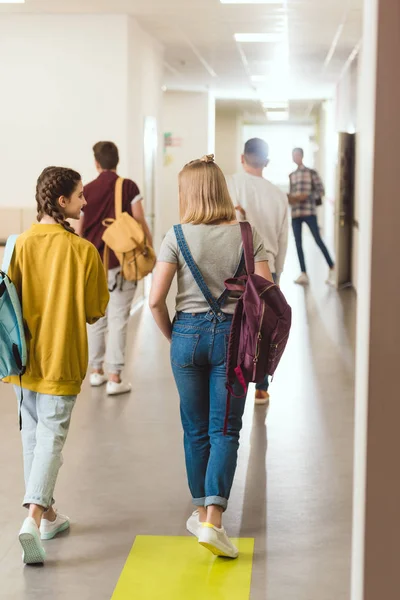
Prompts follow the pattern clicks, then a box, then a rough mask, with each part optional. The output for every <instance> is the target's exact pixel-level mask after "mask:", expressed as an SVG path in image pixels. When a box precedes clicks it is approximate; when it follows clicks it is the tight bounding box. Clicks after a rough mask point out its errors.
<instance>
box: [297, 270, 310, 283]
mask: <svg viewBox="0 0 400 600" xmlns="http://www.w3.org/2000/svg"><path fill="white" fill-rule="evenodd" d="M295 283H297V284H298V285H308V284H309V283H310V280H309V278H308V275H307V273H302V274H301V275H300V277H298V278H297V279H296V281H295Z"/></svg>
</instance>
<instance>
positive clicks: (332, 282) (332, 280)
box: [326, 268, 336, 287]
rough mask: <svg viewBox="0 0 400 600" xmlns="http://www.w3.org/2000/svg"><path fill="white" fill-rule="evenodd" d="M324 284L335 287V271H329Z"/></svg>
mask: <svg viewBox="0 0 400 600" xmlns="http://www.w3.org/2000/svg"><path fill="white" fill-rule="evenodd" d="M326 283H327V284H328V285H331V286H332V287H336V269H335V268H333V269H329V275H328V279H327V280H326Z"/></svg>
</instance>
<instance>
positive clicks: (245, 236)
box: [240, 221, 255, 275]
mask: <svg viewBox="0 0 400 600" xmlns="http://www.w3.org/2000/svg"><path fill="white" fill-rule="evenodd" d="M240 230H241V233H242V241H243V252H244V257H245V260H246V271H247V275H254V269H255V263H254V243H253V230H252V228H251V225H250V223H248V222H247V221H244V222H241V223H240Z"/></svg>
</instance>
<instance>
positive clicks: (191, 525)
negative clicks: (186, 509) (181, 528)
mask: <svg viewBox="0 0 400 600" xmlns="http://www.w3.org/2000/svg"><path fill="white" fill-rule="evenodd" d="M186 529H187V530H188V532H189V533H191V534H192V535H194V536H195V537H197V538H198V537H199V535H200V531H201V529H202V523H201V522H200V513H199V511H198V510H195V511H194V513H193V514H192V515H191V516H190V517H189V518H188V520H187V522H186Z"/></svg>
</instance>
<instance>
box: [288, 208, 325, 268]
mask: <svg viewBox="0 0 400 600" xmlns="http://www.w3.org/2000/svg"><path fill="white" fill-rule="evenodd" d="M303 223H307V225H308V226H309V228H310V231H311V233H312V235H313V238H314V240H315V241H316V243H317V246H318V248H319V249H320V250H321V252H322V254H323V255H324V257H325V260H326V262H327V263H328V265H329V268H330V269H332V268H333V267H334V262H333V260H332V258H331V256H330V254H329V252H328V249H327V247H326V246H325V244H324V242H323V240H322V238H321V234H320V232H319V227H318V221H317V217H316V216H315V215H310V216H309V217H297V218H295V219H293V220H292V227H293V233H294V239H295V240H296V248H297V254H298V256H299V262H300V268H301V272H302V273H307V269H306V261H305V259H304V251H303V236H302V229H303Z"/></svg>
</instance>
